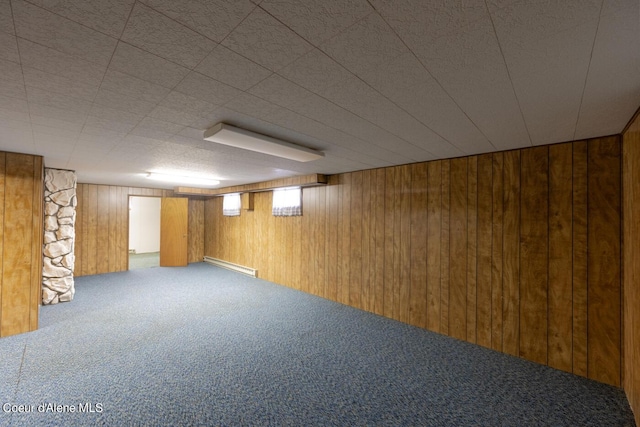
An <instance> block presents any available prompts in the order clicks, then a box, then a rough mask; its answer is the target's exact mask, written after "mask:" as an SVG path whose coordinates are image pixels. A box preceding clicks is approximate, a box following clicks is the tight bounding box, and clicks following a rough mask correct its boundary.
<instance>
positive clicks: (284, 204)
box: [271, 187, 302, 216]
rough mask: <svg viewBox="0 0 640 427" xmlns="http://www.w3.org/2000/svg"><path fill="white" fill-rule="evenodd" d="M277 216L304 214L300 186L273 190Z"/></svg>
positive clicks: (274, 207)
mask: <svg viewBox="0 0 640 427" xmlns="http://www.w3.org/2000/svg"><path fill="white" fill-rule="evenodd" d="M271 212H272V213H273V215H275V216H300V215H302V189H301V188H300V187H289V188H279V189H277V190H273V208H272V210H271Z"/></svg>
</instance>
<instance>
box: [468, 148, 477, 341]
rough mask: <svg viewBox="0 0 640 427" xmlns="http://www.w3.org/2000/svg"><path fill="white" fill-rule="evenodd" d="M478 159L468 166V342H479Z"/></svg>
mask: <svg viewBox="0 0 640 427" xmlns="http://www.w3.org/2000/svg"><path fill="white" fill-rule="evenodd" d="M477 239H478V157H477V156H473V157H469V163H468V165H467V271H466V273H467V341H469V342H471V343H476V342H477V339H478V338H477V299H478V296H477V283H478V240H477Z"/></svg>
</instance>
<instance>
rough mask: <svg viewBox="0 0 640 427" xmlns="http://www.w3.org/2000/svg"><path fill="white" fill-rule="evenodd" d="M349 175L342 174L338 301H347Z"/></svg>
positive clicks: (349, 247)
mask: <svg viewBox="0 0 640 427" xmlns="http://www.w3.org/2000/svg"><path fill="white" fill-rule="evenodd" d="M351 175H352V174H350V173H347V174H344V175H343V176H342V192H341V199H342V253H341V254H340V261H341V266H340V273H341V279H340V290H339V293H338V295H339V300H338V301H339V302H341V303H343V304H348V303H349V273H350V261H351V236H350V231H351Z"/></svg>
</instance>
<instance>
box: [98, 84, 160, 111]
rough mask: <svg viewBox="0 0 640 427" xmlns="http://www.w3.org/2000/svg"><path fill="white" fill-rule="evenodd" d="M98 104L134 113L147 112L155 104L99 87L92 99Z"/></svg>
mask: <svg viewBox="0 0 640 427" xmlns="http://www.w3.org/2000/svg"><path fill="white" fill-rule="evenodd" d="M94 102H95V103H96V104H98V105H102V106H104V107H108V108H113V109H114V110H121V111H128V112H130V113H134V114H142V115H146V114H149V113H150V112H151V111H152V110H153V109H154V108H155V106H156V104H154V103H151V102H147V101H143V100H141V99H138V98H133V97H130V96H127V95H122V94H120V93H116V92H111V91H108V90H104V89H100V90H99V91H98V95H97V96H96V99H95V101H94Z"/></svg>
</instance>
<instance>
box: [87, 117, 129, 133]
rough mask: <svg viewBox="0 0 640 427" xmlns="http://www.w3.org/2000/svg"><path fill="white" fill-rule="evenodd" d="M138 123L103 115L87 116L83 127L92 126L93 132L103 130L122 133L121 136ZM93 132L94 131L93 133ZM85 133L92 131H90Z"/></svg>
mask: <svg viewBox="0 0 640 427" xmlns="http://www.w3.org/2000/svg"><path fill="white" fill-rule="evenodd" d="M137 124H138V123H132V122H130V121H117V120H112V119H108V118H105V117H96V116H89V117H87V121H86V123H85V128H93V129H94V131H95V132H100V133H102V132H103V131H107V132H115V133H118V134H122V135H121V137H123V136H124V135H126V134H127V133H129V132H131V131H132V130H133V129H134V128H135V127H136V125H137ZM95 132H94V133H95ZM87 133H92V132H91V131H89V132H87Z"/></svg>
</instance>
